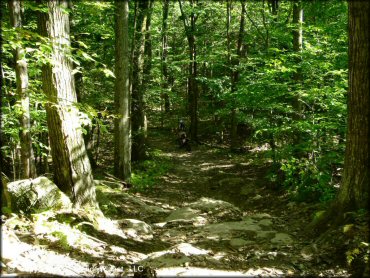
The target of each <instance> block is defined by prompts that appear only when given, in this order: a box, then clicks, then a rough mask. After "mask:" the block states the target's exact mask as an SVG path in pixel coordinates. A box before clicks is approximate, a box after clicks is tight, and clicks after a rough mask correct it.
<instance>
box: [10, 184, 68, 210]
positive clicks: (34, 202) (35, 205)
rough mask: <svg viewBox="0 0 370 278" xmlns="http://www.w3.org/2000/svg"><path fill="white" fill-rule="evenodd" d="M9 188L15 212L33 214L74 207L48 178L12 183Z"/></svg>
mask: <svg viewBox="0 0 370 278" xmlns="http://www.w3.org/2000/svg"><path fill="white" fill-rule="evenodd" d="M7 187H8V193H9V196H10V198H11V202H12V209H13V210H15V211H19V210H22V211H23V212H31V211H35V210H43V209H45V210H47V209H50V208H53V209H62V208H65V209H69V208H71V207H72V203H71V201H70V199H69V198H68V197H67V195H65V194H64V193H63V192H62V191H60V189H59V188H58V187H57V186H56V185H55V184H54V183H53V182H52V181H51V180H49V179H48V178H46V177H38V178H36V179H33V180H32V179H27V180H19V181H15V182H11V183H8V185H7Z"/></svg>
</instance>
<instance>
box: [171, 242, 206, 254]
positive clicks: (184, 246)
mask: <svg viewBox="0 0 370 278" xmlns="http://www.w3.org/2000/svg"><path fill="white" fill-rule="evenodd" d="M171 250H174V251H175V252H180V253H182V254H184V255H186V256H191V255H207V254H208V253H209V251H207V250H204V249H200V248H197V247H194V246H193V245H191V244H189V243H180V244H178V245H176V246H174V247H173V248H171Z"/></svg>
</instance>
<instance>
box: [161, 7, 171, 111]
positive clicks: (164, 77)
mask: <svg viewBox="0 0 370 278" xmlns="http://www.w3.org/2000/svg"><path fill="white" fill-rule="evenodd" d="M169 3H170V2H169V0H163V17H162V53H161V63H162V64H161V70H162V88H163V93H162V98H163V100H164V112H165V113H169V112H170V108H171V107H170V97H169V95H168V88H169V79H168V67H167V55H168V50H167V48H168V35H167V30H168V24H167V20H168V10H169Z"/></svg>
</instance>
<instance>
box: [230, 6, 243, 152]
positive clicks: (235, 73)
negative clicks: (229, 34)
mask: <svg viewBox="0 0 370 278" xmlns="http://www.w3.org/2000/svg"><path fill="white" fill-rule="evenodd" d="M241 5H242V9H241V14H240V25H239V35H238V41H237V48H236V54H237V57H236V58H234V59H231V58H230V62H231V66H232V72H231V93H232V94H234V93H235V92H236V86H237V84H238V82H239V75H240V73H239V70H238V69H236V67H237V66H238V65H239V64H240V59H241V58H243V57H245V49H244V45H243V38H244V33H245V30H244V22H245V13H246V9H245V0H243V1H241ZM230 12H231V10H230V11H229V13H230ZM229 24H230V23H229ZM235 106H236V103H235V102H233V103H232V110H231V115H230V116H231V127H230V147H231V149H236V148H237V145H238V140H237V139H238V138H237V125H238V119H237V109H236V107H235Z"/></svg>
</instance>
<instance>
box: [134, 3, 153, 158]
mask: <svg viewBox="0 0 370 278" xmlns="http://www.w3.org/2000/svg"><path fill="white" fill-rule="evenodd" d="M149 2H150V1H138V3H137V4H136V9H137V10H136V20H135V21H136V27H135V34H134V39H135V41H134V43H133V44H134V51H133V59H132V99H131V100H132V102H131V111H132V112H131V113H132V115H131V116H132V122H131V124H132V150H131V158H132V160H133V161H138V160H144V159H145V158H146V154H145V151H146V146H145V110H144V109H145V107H144V91H143V88H142V79H143V67H144V49H145V37H144V33H145V28H146V21H147V15H148V14H147V13H148V7H149Z"/></svg>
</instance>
